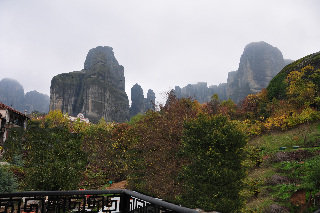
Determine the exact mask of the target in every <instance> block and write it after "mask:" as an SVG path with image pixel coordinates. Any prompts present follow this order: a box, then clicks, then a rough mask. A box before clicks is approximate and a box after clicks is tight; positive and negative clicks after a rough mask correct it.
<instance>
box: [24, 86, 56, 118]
mask: <svg viewBox="0 0 320 213" xmlns="http://www.w3.org/2000/svg"><path fill="white" fill-rule="evenodd" d="M49 104H50V98H49V96H48V95H46V94H42V93H40V92H37V91H36V90H33V91H30V92H27V93H26V94H25V109H26V110H27V112H28V113H31V112H35V111H37V112H42V113H47V112H48V111H49Z"/></svg>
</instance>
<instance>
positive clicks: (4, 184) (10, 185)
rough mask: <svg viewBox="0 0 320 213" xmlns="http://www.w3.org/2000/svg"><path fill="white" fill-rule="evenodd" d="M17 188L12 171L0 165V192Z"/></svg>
mask: <svg viewBox="0 0 320 213" xmlns="http://www.w3.org/2000/svg"><path fill="white" fill-rule="evenodd" d="M16 189H17V183H16V180H15V178H14V177H13V175H12V173H11V172H9V170H8V169H7V168H6V167H4V166H1V165H0V193H6V192H13V191H15V190H16Z"/></svg>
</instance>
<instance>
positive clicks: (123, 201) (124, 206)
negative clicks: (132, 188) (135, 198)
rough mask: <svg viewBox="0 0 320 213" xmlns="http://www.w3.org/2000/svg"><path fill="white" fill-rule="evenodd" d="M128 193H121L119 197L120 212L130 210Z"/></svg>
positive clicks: (124, 212)
mask: <svg viewBox="0 0 320 213" xmlns="http://www.w3.org/2000/svg"><path fill="white" fill-rule="evenodd" d="M130 198H131V196H130V195H127V194H125V193H123V194H122V195H121V197H120V205H119V211H120V212H121V213H127V212H130Z"/></svg>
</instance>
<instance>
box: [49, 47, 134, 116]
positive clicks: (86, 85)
mask: <svg viewBox="0 0 320 213" xmlns="http://www.w3.org/2000/svg"><path fill="white" fill-rule="evenodd" d="M55 109H59V110H61V111H62V112H63V113H68V114H69V115H71V116H76V115H77V114H78V113H82V114H84V116H85V117H86V118H89V119H90V121H92V122H97V121H98V120H100V119H101V118H104V119H105V120H106V121H116V122H123V121H126V120H128V118H129V100H128V96H127V94H126V92H125V77H124V68H123V66H121V65H119V63H118V61H117V59H116V58H115V56H114V53H113V49H112V48H111V47H107V46H105V47H102V46H99V47H96V48H93V49H91V50H90V51H89V52H88V54H87V57H86V60H85V63H84V69H83V70H81V71H75V72H70V73H63V74H59V75H57V76H55V77H53V79H52V80H51V87H50V110H55Z"/></svg>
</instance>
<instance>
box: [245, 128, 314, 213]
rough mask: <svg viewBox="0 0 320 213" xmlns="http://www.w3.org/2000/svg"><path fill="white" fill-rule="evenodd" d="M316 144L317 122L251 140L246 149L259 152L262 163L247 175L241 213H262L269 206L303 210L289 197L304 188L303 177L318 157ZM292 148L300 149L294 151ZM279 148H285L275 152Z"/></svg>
mask: <svg viewBox="0 0 320 213" xmlns="http://www.w3.org/2000/svg"><path fill="white" fill-rule="evenodd" d="M319 141H320V122H317V123H313V124H305V125H301V126H299V127H297V128H295V129H291V130H288V131H285V132H272V133H269V134H264V135H262V136H260V137H257V138H254V139H252V140H251V141H250V142H249V146H253V147H256V148H258V149H259V150H260V151H259V155H260V158H261V159H262V163H261V164H260V165H259V166H253V167H252V168H251V169H250V171H249V177H248V180H247V184H248V189H247V190H245V191H244V194H245V196H246V197H247V200H248V202H247V205H246V210H245V211H246V212H264V211H265V208H266V207H267V206H270V205H271V204H278V205H279V206H282V207H285V208H287V210H289V211H290V212H292V211H294V212H295V211H298V210H299V209H300V208H303V207H302V206H303V204H301V205H300V206H299V207H294V205H292V204H291V202H290V197H291V196H292V195H293V193H294V192H296V191H298V190H299V189H304V188H305V182H306V181H305V178H304V177H305V176H306V174H307V173H308V171H309V170H310V168H309V167H310V165H311V164H312V163H313V162H314V159H317V158H319V157H320V148H319V145H320V142H319ZM293 146H300V147H299V148H298V149H294V148H293ZM280 147H287V148H286V149H285V150H279V149H280ZM319 159H320V158H319ZM308 169H309V170H308ZM304 200H306V199H304ZM300 201H303V198H302V199H300Z"/></svg>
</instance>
